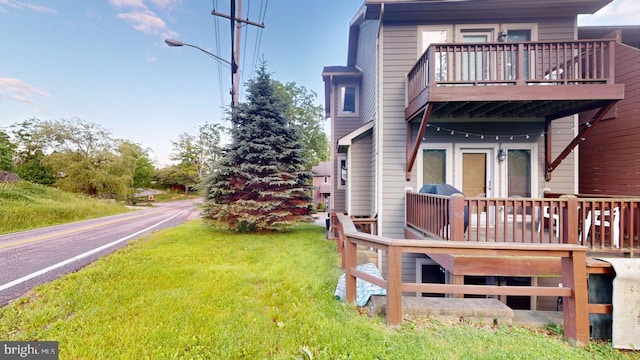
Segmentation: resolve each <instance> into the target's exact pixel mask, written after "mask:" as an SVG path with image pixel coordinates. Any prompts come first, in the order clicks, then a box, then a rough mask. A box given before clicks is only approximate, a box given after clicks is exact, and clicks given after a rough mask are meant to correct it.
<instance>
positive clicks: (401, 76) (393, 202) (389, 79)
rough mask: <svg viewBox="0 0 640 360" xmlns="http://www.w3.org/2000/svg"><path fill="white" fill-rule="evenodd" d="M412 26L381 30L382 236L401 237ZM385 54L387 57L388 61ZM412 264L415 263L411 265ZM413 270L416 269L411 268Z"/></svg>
mask: <svg viewBox="0 0 640 360" xmlns="http://www.w3.org/2000/svg"><path fill="white" fill-rule="evenodd" d="M417 41H418V39H417V31H416V26H415V25H395V24H393V25H385V26H384V28H383V33H382V49H381V51H382V60H381V66H383V69H384V72H383V75H382V77H383V78H382V80H381V83H380V84H379V86H380V87H381V90H380V92H381V95H382V104H381V106H382V110H381V111H382V112H381V115H382V118H381V119H379V121H378V125H379V126H380V127H381V139H378V140H379V141H382V143H381V154H379V156H380V155H381V156H382V159H381V163H380V166H381V168H380V171H381V174H382V176H381V181H382V182H381V184H380V189H379V191H380V192H381V194H380V201H381V202H380V204H379V209H378V210H379V213H380V218H379V221H380V225H379V226H380V228H381V231H382V234H381V235H383V236H387V237H394V238H401V237H403V236H404V221H405V216H404V212H405V204H404V200H405V188H406V187H407V186H409V183H408V182H407V181H406V179H405V174H406V164H407V159H406V123H405V120H404V107H405V76H406V74H407V72H408V71H409V70H410V69H411V67H412V66H413V65H414V64H415V62H416V58H417V54H416V52H417V45H416V44H417ZM387 57H389V59H388V60H387ZM414 267H415V265H414ZM414 272H415V270H414Z"/></svg>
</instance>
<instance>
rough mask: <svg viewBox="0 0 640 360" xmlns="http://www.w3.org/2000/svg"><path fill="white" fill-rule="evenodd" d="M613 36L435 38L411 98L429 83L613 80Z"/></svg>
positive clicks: (415, 74)
mask: <svg viewBox="0 0 640 360" xmlns="http://www.w3.org/2000/svg"><path fill="white" fill-rule="evenodd" d="M614 50H615V46H614V41H613V40H584V41H583V40H581V41H550V42H518V43H473V44H433V45H431V46H430V47H429V48H428V49H427V50H426V51H425V52H424V53H423V54H422V56H421V57H420V59H419V60H418V61H417V63H416V64H415V66H414V67H413V68H412V69H411V71H410V72H409V73H408V75H407V86H408V89H407V92H408V93H407V96H408V100H409V102H411V101H413V100H414V99H416V98H417V97H418V96H419V95H420V94H421V93H422V92H423V91H425V90H426V89H427V88H428V87H429V86H478V85H485V86H488V85H506V86H509V85H539V84H543V85H550V84H557V85H563V84H612V83H613V80H614V61H613V59H614V58H615V54H614Z"/></svg>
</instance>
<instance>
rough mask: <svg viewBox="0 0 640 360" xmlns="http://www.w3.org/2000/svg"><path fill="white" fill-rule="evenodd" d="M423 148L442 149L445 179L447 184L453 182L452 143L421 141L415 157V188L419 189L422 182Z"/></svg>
mask: <svg viewBox="0 0 640 360" xmlns="http://www.w3.org/2000/svg"><path fill="white" fill-rule="evenodd" d="M424 150H444V156H445V160H444V161H445V175H444V177H445V181H446V183H447V184H453V144H448V143H422V144H420V149H419V150H418V156H417V157H416V164H418V166H416V167H415V168H416V185H417V190H418V191H420V189H421V188H422V185H424V184H423V176H422V171H423V167H424V164H423V163H422V161H423V152H424Z"/></svg>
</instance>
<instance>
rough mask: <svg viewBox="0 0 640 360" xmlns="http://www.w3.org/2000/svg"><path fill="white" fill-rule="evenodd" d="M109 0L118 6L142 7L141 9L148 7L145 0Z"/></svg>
mask: <svg viewBox="0 0 640 360" xmlns="http://www.w3.org/2000/svg"><path fill="white" fill-rule="evenodd" d="M109 2H110V3H111V5H113V6H115V7H118V8H125V7H128V8H134V9H136V8H140V9H146V8H147V7H146V6H145V4H144V2H143V1H142V0H109Z"/></svg>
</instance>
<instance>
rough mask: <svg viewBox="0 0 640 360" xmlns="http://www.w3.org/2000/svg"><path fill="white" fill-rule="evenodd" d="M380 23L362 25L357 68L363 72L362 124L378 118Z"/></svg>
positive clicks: (361, 87) (369, 22) (361, 96)
mask: <svg viewBox="0 0 640 360" xmlns="http://www.w3.org/2000/svg"><path fill="white" fill-rule="evenodd" d="M378 23H379V22H378V21H377V20H375V21H374V20H369V21H365V22H364V23H363V24H362V25H360V33H359V39H358V53H357V58H356V66H357V67H358V68H359V69H360V70H361V71H362V84H361V86H360V101H361V103H360V118H361V119H362V123H363V124H364V123H367V122H369V121H372V120H374V119H375V116H376V45H377V44H376V37H377V34H378Z"/></svg>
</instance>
